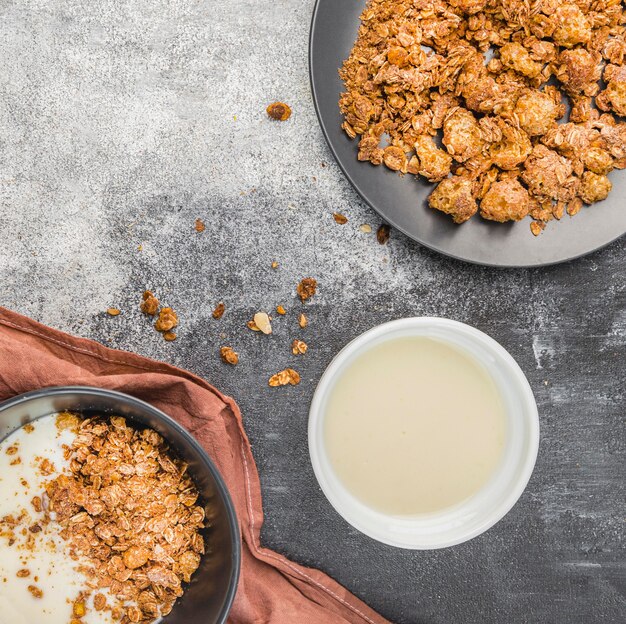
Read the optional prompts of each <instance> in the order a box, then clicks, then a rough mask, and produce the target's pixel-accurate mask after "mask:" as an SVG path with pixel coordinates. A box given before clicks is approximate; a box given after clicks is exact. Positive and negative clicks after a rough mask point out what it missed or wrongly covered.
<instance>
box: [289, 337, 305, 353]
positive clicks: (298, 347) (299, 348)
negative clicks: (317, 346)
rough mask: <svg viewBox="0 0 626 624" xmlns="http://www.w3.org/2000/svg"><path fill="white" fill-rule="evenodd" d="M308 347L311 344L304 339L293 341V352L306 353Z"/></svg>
mask: <svg viewBox="0 0 626 624" xmlns="http://www.w3.org/2000/svg"><path fill="white" fill-rule="evenodd" d="M308 348H309V346H308V345H307V343H306V342H304V340H298V339H296V340H294V341H293V342H292V343H291V352H292V353H293V354H294V355H304V354H305V353H306V352H307V349H308Z"/></svg>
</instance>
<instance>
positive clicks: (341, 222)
mask: <svg viewBox="0 0 626 624" xmlns="http://www.w3.org/2000/svg"><path fill="white" fill-rule="evenodd" d="M333 219H334V220H335V222H336V223H338V224H339V225H344V224H345V223H348V217H346V215H342V214H341V213H340V212H333Z"/></svg>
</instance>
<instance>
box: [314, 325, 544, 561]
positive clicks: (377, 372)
mask: <svg viewBox="0 0 626 624" xmlns="http://www.w3.org/2000/svg"><path fill="white" fill-rule="evenodd" d="M538 443H539V421H538V415H537V407H536V403H535V401H534V398H533V394H532V391H531V389H530V386H529V384H528V382H527V380H526V378H525V376H524V374H523V372H522V371H521V369H520V368H519V366H518V365H517V363H516V362H515V360H514V359H513V358H512V357H511V355H510V354H509V353H508V352H507V351H506V350H505V349H504V348H503V347H502V346H500V345H499V344H498V343H497V342H496V341H494V340H493V339H492V338H490V337H489V336H487V335H486V334H484V333H482V332H480V331H478V330H476V329H474V328H472V327H469V326H468V325H464V324H463V323H458V322H455V321H450V320H446V319H439V318H409V319H402V320H399V321H392V322H390V323H386V324H384V325H381V326H379V327H376V328H374V329H372V330H370V331H368V332H366V333H364V334H363V335H361V336H359V337H358V338H356V339H355V340H354V341H352V342H351V343H350V344H349V345H347V346H346V347H345V348H344V349H343V350H342V351H341V352H340V353H339V354H338V355H337V356H336V357H335V359H334V360H333V361H332V362H331V364H330V365H329V367H328V369H327V370H326V372H325V373H324V375H323V376H322V379H321V380H320V383H319V385H318V387H317V390H316V392H315V396H314V398H313V402H312V404H311V409H310V414H309V451H310V455H311V461H312V464H313V468H314V471H315V474H316V477H317V479H318V481H319V483H320V486H321V488H322V490H323V492H324V494H325V495H326V497H327V498H328V500H329V501H330V503H331V504H332V505H333V507H334V508H335V509H336V510H337V511H338V512H339V513H340V514H341V515H342V516H343V517H344V519H346V520H347V521H348V522H349V523H350V524H352V525H353V526H354V527H355V528H357V529H359V530H360V531H362V532H363V533H365V534H366V535H369V536H370V537H372V538H374V539H377V540H378V541H381V542H384V543H386V544H390V545H393V546H398V547H402V548H411V549H431V548H442V547H445V546H451V545H454V544H458V543H460V542H463V541H466V540H468V539H471V538H472V537H475V536H476V535H478V534H480V533H482V532H483V531H486V530H487V529H488V528H489V527H491V526H492V525H493V524H494V523H495V522H497V521H498V520H500V519H501V518H502V517H503V516H504V515H505V514H506V513H507V512H508V511H509V510H510V509H511V507H512V506H513V505H514V504H515V502H516V501H517V500H518V498H519V497H520V495H521V494H522V492H523V490H524V488H525V486H526V484H527V482H528V479H529V478H530V475H531V473H532V469H533V467H534V463H535V459H536V456H537V449H538Z"/></svg>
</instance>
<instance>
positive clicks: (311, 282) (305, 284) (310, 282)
mask: <svg viewBox="0 0 626 624" xmlns="http://www.w3.org/2000/svg"><path fill="white" fill-rule="evenodd" d="M316 291H317V280H316V279H314V278H313V277H305V278H304V279H303V280H301V281H300V283H299V284H298V286H297V287H296V292H297V293H298V296H299V297H300V299H302V301H306V300H307V299H309V298H310V297H312V296H313V295H314V294H315V292H316Z"/></svg>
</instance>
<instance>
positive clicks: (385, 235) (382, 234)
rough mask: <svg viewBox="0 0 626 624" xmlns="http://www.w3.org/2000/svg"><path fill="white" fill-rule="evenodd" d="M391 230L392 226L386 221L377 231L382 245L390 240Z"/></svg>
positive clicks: (377, 236)
mask: <svg viewBox="0 0 626 624" xmlns="http://www.w3.org/2000/svg"><path fill="white" fill-rule="evenodd" d="M390 232H391V227H389V226H388V225H387V224H386V223H382V224H381V225H380V227H379V228H378V230H377V232H376V240H377V241H378V242H379V243H380V244H381V245H386V244H387V241H388V240H389V234H390Z"/></svg>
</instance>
